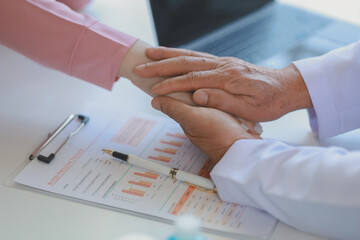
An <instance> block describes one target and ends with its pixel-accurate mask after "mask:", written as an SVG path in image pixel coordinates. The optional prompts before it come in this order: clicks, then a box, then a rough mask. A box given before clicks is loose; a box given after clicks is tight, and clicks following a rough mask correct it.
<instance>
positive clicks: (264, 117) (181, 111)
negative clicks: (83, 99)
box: [134, 47, 311, 162]
mask: <svg viewBox="0 0 360 240" xmlns="http://www.w3.org/2000/svg"><path fill="white" fill-rule="evenodd" d="M146 55H147V56H148V57H149V58H150V59H152V60H155V61H154V62H150V63H146V64H142V65H139V66H137V67H136V68H135V69H134V71H135V73H136V74H138V75H140V76H141V77H145V78H152V77H164V78H165V80H163V81H161V82H159V83H157V84H155V85H154V86H153V87H152V92H153V93H154V94H155V95H168V94H173V93H176V92H193V96H192V98H193V101H194V102H195V103H196V104H198V105H200V106H204V107H199V106H190V105H187V104H185V103H182V102H181V101H178V100H175V99H172V98H169V97H163V96H162V97H157V98H155V99H154V100H153V102H152V105H153V107H154V108H156V109H158V110H161V111H162V112H164V113H165V114H167V115H168V116H170V117H171V118H173V119H174V120H175V121H177V122H178V123H179V124H180V125H181V127H182V128H183V130H184V132H185V134H186V135H187V137H188V138H189V139H190V141H192V142H193V143H194V144H195V145H196V146H197V147H199V148H200V149H201V150H202V151H204V152H205V153H207V154H208V156H209V157H210V159H212V160H213V161H215V162H217V161H218V160H220V159H221V158H222V156H223V155H224V154H225V153H226V151H227V150H228V149H229V148H230V146H231V145H232V144H233V143H234V142H235V141H237V140H240V139H260V136H259V135H258V134H256V133H254V132H253V131H251V130H249V131H246V130H245V129H244V128H243V127H242V126H241V123H240V121H239V119H238V117H240V118H242V119H245V120H247V124H248V125H249V122H258V121H270V120H274V119H277V118H279V117H281V116H282V115H284V114H286V113H287V112H290V111H293V110H296V109H300V108H305V107H311V100H310V97H309V94H308V92H307V89H306V86H305V83H304V81H303V79H302V77H301V75H300V73H299V72H298V70H297V69H296V67H295V66H294V65H292V64H290V65H289V66H288V67H286V68H284V69H269V68H264V67H260V66H256V65H253V64H250V63H248V62H245V61H243V60H240V59H237V58H233V57H216V56H213V55H210V54H206V53H200V52H195V51H190V50H184V49H172V48H163V47H159V48H147V50H146ZM205 107H206V108H205Z"/></svg>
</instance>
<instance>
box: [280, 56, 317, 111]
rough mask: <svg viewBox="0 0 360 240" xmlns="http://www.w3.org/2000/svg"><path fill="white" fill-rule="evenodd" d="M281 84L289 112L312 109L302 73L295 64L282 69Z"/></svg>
mask: <svg viewBox="0 0 360 240" xmlns="http://www.w3.org/2000/svg"><path fill="white" fill-rule="evenodd" d="M280 71H281V73H282V74H281V80H280V81H281V84H282V86H283V87H284V89H283V91H284V94H285V96H286V97H285V98H286V99H287V112H292V111H295V110H299V109H304V108H312V107H313V105H312V101H311V98H310V94H309V91H308V89H307V86H306V84H305V81H304V79H303V77H302V76H301V73H300V72H299V70H298V69H297V68H296V66H295V65H294V64H292V63H291V64H289V65H288V66H286V67H285V68H283V69H281V70H280Z"/></svg>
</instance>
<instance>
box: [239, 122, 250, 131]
mask: <svg viewBox="0 0 360 240" xmlns="http://www.w3.org/2000/svg"><path fill="white" fill-rule="evenodd" d="M240 125H241V126H242V127H243V128H244V129H245V131H247V130H249V129H250V128H249V127H248V126H246V125H245V124H244V123H241V124H240Z"/></svg>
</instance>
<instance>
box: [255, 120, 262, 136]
mask: <svg viewBox="0 0 360 240" xmlns="http://www.w3.org/2000/svg"><path fill="white" fill-rule="evenodd" d="M254 130H255V132H256V133H258V134H259V135H260V134H262V133H263V128H262V126H261V125H260V123H258V122H257V123H256V124H255V127H254Z"/></svg>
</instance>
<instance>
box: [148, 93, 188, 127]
mask: <svg viewBox="0 0 360 240" xmlns="http://www.w3.org/2000/svg"><path fill="white" fill-rule="evenodd" d="M151 105H152V106H153V108H155V109H157V110H160V111H161V112H163V113H165V114H166V115H168V116H169V117H170V118H172V119H174V120H175V121H176V122H177V123H179V124H180V125H183V124H185V123H186V119H189V117H190V116H189V114H191V113H192V108H193V107H192V106H189V105H187V104H186V103H183V102H181V101H178V100H175V99H173V98H171V97H165V96H161V97H156V98H154V99H153V100H152V101H151Z"/></svg>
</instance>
